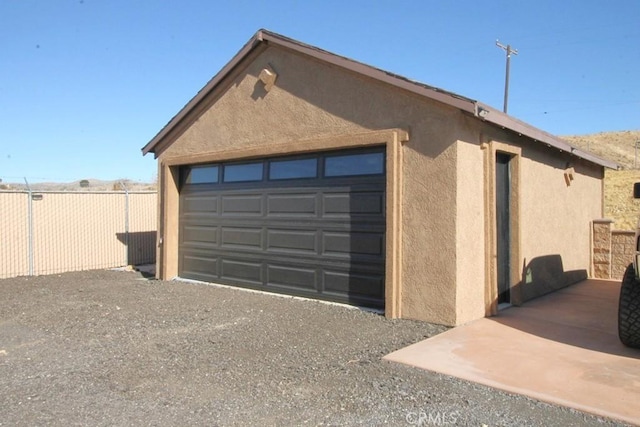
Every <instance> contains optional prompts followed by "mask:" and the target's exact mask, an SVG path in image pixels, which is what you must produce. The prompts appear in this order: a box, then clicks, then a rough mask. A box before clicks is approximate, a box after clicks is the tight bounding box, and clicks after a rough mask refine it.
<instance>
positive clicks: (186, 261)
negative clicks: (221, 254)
mask: <svg viewBox="0 0 640 427" xmlns="http://www.w3.org/2000/svg"><path fill="white" fill-rule="evenodd" d="M182 272H183V274H185V273H186V274H189V275H190V276H192V275H194V274H197V275H205V276H207V277H208V278H215V277H217V276H218V257H215V256H213V257H212V256H205V255H197V254H184V255H183V256H182Z"/></svg>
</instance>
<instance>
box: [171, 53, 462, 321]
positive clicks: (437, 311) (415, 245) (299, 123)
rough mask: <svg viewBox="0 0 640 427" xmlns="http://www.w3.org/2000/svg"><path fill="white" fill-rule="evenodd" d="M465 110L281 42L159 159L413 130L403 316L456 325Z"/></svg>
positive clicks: (405, 167)
mask: <svg viewBox="0 0 640 427" xmlns="http://www.w3.org/2000/svg"><path fill="white" fill-rule="evenodd" d="M267 66H271V67H273V69H274V70H275V71H276V72H277V74H278V78H277V81H276V85H275V86H274V87H273V89H271V91H270V92H268V93H267V92H264V89H263V86H262V84H261V83H260V82H259V81H258V78H257V76H258V75H259V73H260V71H261V70H262V69H263V68H265V67H267ZM214 101H215V102H214ZM238 112H242V113H240V114H239V113H238ZM461 114H462V113H460V112H459V110H457V109H454V108H451V107H446V106H442V105H440V104H436V103H435V102H432V101H429V100H427V99H424V98H421V97H418V96H416V95H412V94H409V93H404V92H401V91H398V90H394V89H392V88H390V87H388V86H386V85H384V84H381V83H379V82H376V81H373V80H369V79H365V78H363V77H360V76H357V75H355V74H351V73H348V72H345V71H343V70H340V69H337V68H335V67H333V66H330V65H327V64H325V63H322V62H319V61H316V60H313V59H310V58H307V57H304V56H302V55H298V54H294V53H292V52H289V51H287V50H285V49H283V48H276V47H271V48H268V49H267V50H265V51H264V52H262V53H261V54H259V55H258V56H257V57H256V58H255V59H253V61H252V62H251V63H250V64H249V65H248V67H247V68H246V69H244V70H243V71H242V72H239V73H238V74H236V75H235V76H234V78H233V81H230V82H228V83H227V88H226V90H225V91H224V92H223V93H222V94H219V95H218V96H217V97H215V98H214V99H212V100H211V105H210V106H209V108H208V109H207V110H206V111H205V112H204V113H203V114H202V115H201V116H200V117H199V118H198V119H197V120H196V121H195V122H194V123H192V124H191V125H190V126H189V127H188V128H187V129H186V130H185V131H184V133H183V134H182V135H180V136H179V137H178V138H177V139H176V140H175V141H174V142H173V143H172V144H171V145H170V146H168V148H167V149H166V150H165V151H163V152H162V153H160V156H159V159H160V161H161V162H162V161H166V160H168V159H171V158H174V157H177V156H185V155H197V154H199V153H211V152H217V153H220V159H224V158H225V155H224V152H225V151H229V150H233V151H234V152H237V151H238V150H241V149H242V148H251V147H256V146H269V145H274V144H283V143H287V142H295V141H301V140H307V139H310V138H320V137H331V136H336V137H337V136H344V135H349V134H357V133H360V132H363V131H371V130H379V129H390V128H401V129H405V130H407V131H409V133H410V138H409V142H408V143H407V144H405V146H404V149H403V164H402V172H403V194H404V202H403V206H402V210H403V217H402V228H403V229H404V230H410V232H407V233H404V234H403V239H402V253H403V254H404V255H403V264H402V291H401V298H402V301H401V306H402V316H403V317H408V318H416V319H421V320H427V321H433V322H438V323H445V324H454V323H455V297H456V292H455V286H454V285H453V284H454V283H455V281H456V266H455V260H456V242H455V238H454V236H455V233H456V229H455V217H456V216H455V205H456V146H455V141H456V140H457V139H458V138H457V134H458V133H459V127H460V126H459V122H460V116H461ZM302 148H303V147H301V149H302ZM172 246H175V243H173V244H172ZM166 250H167V251H171V248H166ZM170 257H171V255H170Z"/></svg>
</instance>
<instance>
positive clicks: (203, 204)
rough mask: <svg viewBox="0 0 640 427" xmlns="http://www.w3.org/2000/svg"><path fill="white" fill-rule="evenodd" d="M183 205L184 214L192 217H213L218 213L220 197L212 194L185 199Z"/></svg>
mask: <svg viewBox="0 0 640 427" xmlns="http://www.w3.org/2000/svg"><path fill="white" fill-rule="evenodd" d="M182 203H184V212H186V213H187V215H190V216H198V215H202V214H205V215H212V214H216V213H217V212H218V197H217V196H213V195H210V194H204V195H198V196H189V197H185V198H184V199H183V202H182Z"/></svg>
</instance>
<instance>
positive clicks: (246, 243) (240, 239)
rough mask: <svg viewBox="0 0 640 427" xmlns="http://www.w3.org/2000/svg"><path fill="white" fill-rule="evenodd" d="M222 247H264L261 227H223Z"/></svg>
mask: <svg viewBox="0 0 640 427" xmlns="http://www.w3.org/2000/svg"><path fill="white" fill-rule="evenodd" d="M221 234H222V238H221V245H222V248H244V249H254V250H260V249H262V229H261V228H241V227H222V233H221Z"/></svg>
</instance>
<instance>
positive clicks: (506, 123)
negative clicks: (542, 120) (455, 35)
mask: <svg viewBox="0 0 640 427" xmlns="http://www.w3.org/2000/svg"><path fill="white" fill-rule="evenodd" d="M262 43H273V44H275V45H278V46H282V47H285V48H287V49H290V50H293V51H295V52H299V53H301V54H304V55H308V56H311V57H313V58H316V59H318V60H320V61H323V62H326V63H329V64H333V65H336V66H338V67H341V68H344V69H347V70H350V71H352V72H354V73H357V74H360V75H364V76H366V77H370V78H372V79H375V80H378V81H381V82H384V83H386V84H389V85H391V86H394V87H397V88H400V89H403V90H406V91H409V92H413V93H415V94H417V95H421V96H424V97H427V98H430V99H433V100H435V101H438V102H441V103H443V104H446V105H449V106H452V107H455V108H458V109H460V110H462V111H464V112H467V113H470V114H472V115H474V116H475V117H477V118H478V119H480V120H483V121H486V122H489V123H493V124H494V125H497V126H499V127H501V128H504V129H509V130H511V131H513V132H515V133H517V134H519V135H523V136H526V137H528V138H531V139H533V140H534V141H539V142H541V143H544V144H546V145H548V146H549V147H554V148H557V149H559V150H561V151H564V152H567V153H570V154H573V155H575V156H577V157H580V158H583V159H585V160H588V161H590V162H592V163H595V164H598V165H600V166H603V167H607V168H611V169H619V166H618V164H617V163H615V162H612V161H609V160H606V159H602V158H600V157H598V156H596V155H594V154H591V153H588V152H586V151H583V150H581V149H579V148H577V147H575V146H573V145H571V144H569V143H567V142H566V141H564V140H562V139H560V138H558V137H556V136H554V135H552V134H550V133H547V132H545V131H543V130H541V129H538V128H535V127H533V126H531V125H529V124H527V123H525V122H522V121H520V120H518V119H516V118H514V117H511V116H509V115H507V114H505V113H503V112H501V111H498V110H495V109H494V108H492V107H489V106H488V105H486V104H483V103H480V102H478V101H475V100H473V99H470V98H465V97H463V96H460V95H457V94H455V93H452V92H447V91H444V90H442V89H439V88H436V87H433V86H429V85H425V84H422V83H419V82H416V81H413V80H410V79H407V78H405V77H402V76H399V75H396V74H393V73H390V72H387V71H384V70H381V69H379V68H375V67H372V66H370V65H366V64H363V63H361V62H358V61H354V60H353V59H350V58H346V57H343V56H340V55H336V54H334V53H331V52H328V51H325V50H322V49H320V48H317V47H315V46H311V45H307V44H304V43H301V42H299V41H297V40H293V39H290V38H287V37H284V36H282V35H280V34H276V33H273V32H270V31H267V30H264V29H261V30H259V31H258V32H256V34H255V35H254V36H253V37H252V38H251V39H250V40H249V41H248V42H247V43H246V44H245V45H244V46H243V47H242V49H240V51H238V53H236V55H235V56H234V57H233V58H232V59H231V61H229V62H228V63H227V64H226V65H225V66H224V67H223V68H222V69H221V70H220V71H219V72H218V73H217V74H216V75H215V76H214V77H213V78H212V79H211V80H209V82H208V83H207V84H206V85H205V86H204V87H203V88H202V89H201V90H200V91H199V92H198V93H197V94H196V96H194V97H193V98H192V99H191V100H190V101H189V102H188V103H187V104H186V105H185V106H184V107H183V108H182V109H181V110H180V111H179V112H178V114H176V115H175V116H174V117H173V118H172V119H171V120H170V121H169V122H168V123H167V124H166V125H165V126H164V127H163V128H162V129H161V130H160V132H158V134H157V135H156V136H155V137H154V138H153V139H152V140H151V141H149V143H147V145H145V146H144V147H143V148H142V154H143V155H145V154H148V153H150V152H153V153H154V154H155V155H156V157H157V155H158V154H157V153H156V151H155V150H156V148H157V147H158V145H160V144H161V143H162V141H163V140H164V138H165V137H167V135H169V133H171V131H172V130H173V129H174V128H176V127H177V126H178V125H179V124H180V123H181V122H182V121H183V120H184V119H185V117H186V116H187V115H188V114H189V113H190V112H191V111H192V110H194V109H195V108H196V107H197V106H198V104H199V103H200V102H202V101H203V100H204V99H205V98H206V97H207V96H208V95H209V94H210V93H211V92H213V91H214V90H215V89H216V87H217V86H218V85H219V84H220V83H221V82H222V80H224V79H225V77H227V76H228V75H229V74H230V73H231V72H232V71H233V69H234V68H236V67H237V66H238V64H239V63H240V62H241V61H242V60H244V59H245V58H246V57H247V56H248V55H249V54H250V53H251V52H252V51H253V50H254V49H255V48H256V47H257V46H259V45H260V44H262Z"/></svg>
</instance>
